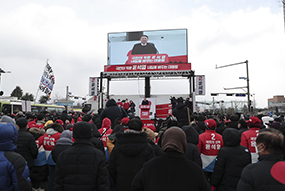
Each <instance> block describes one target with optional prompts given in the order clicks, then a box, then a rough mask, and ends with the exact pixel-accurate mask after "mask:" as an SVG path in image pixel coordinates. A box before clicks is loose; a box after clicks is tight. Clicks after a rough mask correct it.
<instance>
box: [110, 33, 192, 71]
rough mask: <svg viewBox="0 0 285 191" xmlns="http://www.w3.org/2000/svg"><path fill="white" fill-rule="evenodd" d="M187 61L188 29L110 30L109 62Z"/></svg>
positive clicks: (115, 63) (150, 62) (159, 62)
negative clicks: (117, 31) (118, 31)
mask: <svg viewBox="0 0 285 191" xmlns="http://www.w3.org/2000/svg"><path fill="white" fill-rule="evenodd" d="M187 62H188V58H187V29H170V30H155V31H136V32H120V33H108V65H123V64H127V65H128V64H155V63H157V64H162V63H187Z"/></svg>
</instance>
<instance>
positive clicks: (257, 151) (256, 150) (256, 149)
mask: <svg viewBox="0 0 285 191" xmlns="http://www.w3.org/2000/svg"><path fill="white" fill-rule="evenodd" d="M261 144H262V143H260V144H258V145H257V146H256V145H255V152H256V153H260V152H262V150H258V147H259V146H260V145H261Z"/></svg>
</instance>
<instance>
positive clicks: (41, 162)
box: [29, 127, 48, 189]
mask: <svg viewBox="0 0 285 191" xmlns="http://www.w3.org/2000/svg"><path fill="white" fill-rule="evenodd" d="M29 132H30V134H31V135H33V136H34V139H35V140H36V144H37V148H38V156H37V158H36V159H34V167H33V171H32V172H30V178H31V181H32V185H33V188H34V189H39V188H41V187H43V186H44V183H45V182H47V180H48V165H47V160H46V154H45V149H44V147H43V145H41V146H39V141H38V139H39V138H40V137H41V136H42V135H44V134H45V130H44V129H39V128H37V127H32V128H30V129H29Z"/></svg>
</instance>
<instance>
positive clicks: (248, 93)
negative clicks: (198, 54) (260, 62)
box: [216, 0, 285, 113]
mask: <svg viewBox="0 0 285 191" xmlns="http://www.w3.org/2000/svg"><path fill="white" fill-rule="evenodd" d="M284 1H285V0H284ZM239 64H246V82H247V86H246V88H247V92H246V94H247V106H248V112H249V113H250V112H251V109H250V108H251V100H250V92H249V72H248V60H246V61H244V62H239V63H235V64H228V65H224V66H219V67H217V65H216V69H219V68H225V67H229V66H235V65H239Z"/></svg>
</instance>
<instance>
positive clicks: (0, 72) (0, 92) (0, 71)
mask: <svg viewBox="0 0 285 191" xmlns="http://www.w3.org/2000/svg"><path fill="white" fill-rule="evenodd" d="M2 73H11V71H4V70H3V69H2V68H0V90H1V75H2ZM3 93H4V92H3V91H2V90H1V91H0V95H1V94H2V95H3Z"/></svg>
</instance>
